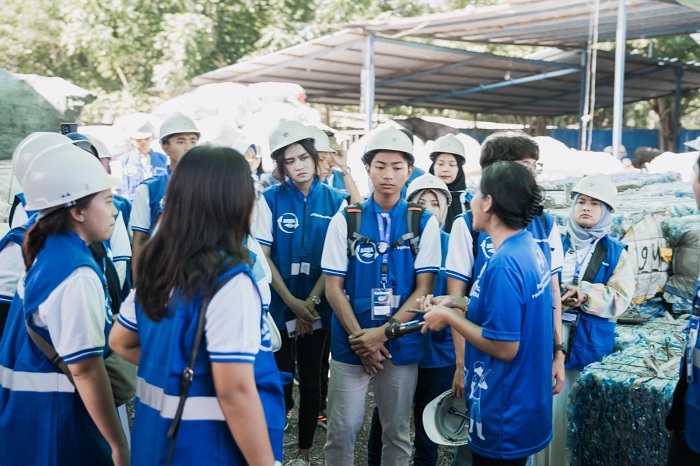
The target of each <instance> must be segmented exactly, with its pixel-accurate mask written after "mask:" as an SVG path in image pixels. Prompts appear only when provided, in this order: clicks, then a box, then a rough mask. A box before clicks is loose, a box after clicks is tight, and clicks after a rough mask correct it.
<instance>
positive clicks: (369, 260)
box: [355, 243, 377, 264]
mask: <svg viewBox="0 0 700 466" xmlns="http://www.w3.org/2000/svg"><path fill="white" fill-rule="evenodd" d="M355 257H357V260H358V261H360V262H362V263H363V264H373V263H374V261H375V259H376V258H377V246H375V244H374V243H357V244H356V245H355Z"/></svg>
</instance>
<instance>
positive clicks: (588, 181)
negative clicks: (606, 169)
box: [571, 174, 617, 212]
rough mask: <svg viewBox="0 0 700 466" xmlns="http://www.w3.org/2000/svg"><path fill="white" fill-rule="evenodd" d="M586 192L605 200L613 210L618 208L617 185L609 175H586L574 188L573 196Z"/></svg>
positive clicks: (588, 194) (595, 197) (587, 194)
mask: <svg viewBox="0 0 700 466" xmlns="http://www.w3.org/2000/svg"><path fill="white" fill-rule="evenodd" d="M576 193H578V194H585V195H586V196H590V197H592V198H594V199H598V200H599V201H602V202H605V203H606V204H607V205H608V206H609V207H610V210H611V211H612V212H614V211H615V209H616V208H617V186H615V184H614V183H613V182H612V180H611V179H610V178H609V177H608V176H607V175H601V174H599V175H590V176H585V177H583V178H582V179H581V180H579V182H578V183H576V185H575V186H574V187H573V188H572V190H571V196H572V197H573V196H574V195H575V194H576Z"/></svg>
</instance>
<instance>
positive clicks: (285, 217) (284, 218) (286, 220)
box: [277, 212, 299, 233]
mask: <svg viewBox="0 0 700 466" xmlns="http://www.w3.org/2000/svg"><path fill="white" fill-rule="evenodd" d="M277 226H278V227H279V228H280V230H282V231H283V232H285V233H294V230H296V229H297V227H298V226H299V219H298V218H297V216H296V215H294V214H293V213H291V212H287V213H286V214H282V215H280V217H279V218H278V219H277Z"/></svg>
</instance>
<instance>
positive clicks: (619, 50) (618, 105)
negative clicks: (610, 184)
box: [612, 0, 627, 158]
mask: <svg viewBox="0 0 700 466" xmlns="http://www.w3.org/2000/svg"><path fill="white" fill-rule="evenodd" d="M617 3H618V6H617V35H616V36H615V95H614V102H615V106H614V109H613V135H612V136H613V145H612V148H613V155H614V156H615V157H616V158H620V146H621V145H622V126H623V123H624V122H623V121H622V119H623V115H622V113H623V112H622V108H623V105H624V92H625V41H626V39H627V4H626V2H625V0H618V2H617Z"/></svg>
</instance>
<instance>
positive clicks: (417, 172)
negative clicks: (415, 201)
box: [401, 165, 425, 199]
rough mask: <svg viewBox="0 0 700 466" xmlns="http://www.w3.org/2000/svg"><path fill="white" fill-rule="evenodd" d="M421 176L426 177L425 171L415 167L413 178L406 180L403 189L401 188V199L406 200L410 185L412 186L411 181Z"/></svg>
mask: <svg viewBox="0 0 700 466" xmlns="http://www.w3.org/2000/svg"><path fill="white" fill-rule="evenodd" d="M421 175H425V170H421V169H420V168H418V167H416V166H415V165H414V166H413V173H411V176H410V177H409V178H408V179H407V180H406V184H405V185H403V188H401V199H406V190H407V189H408V185H409V184H411V181H413V180H415V179H416V178H418V177H419V176H421Z"/></svg>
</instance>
